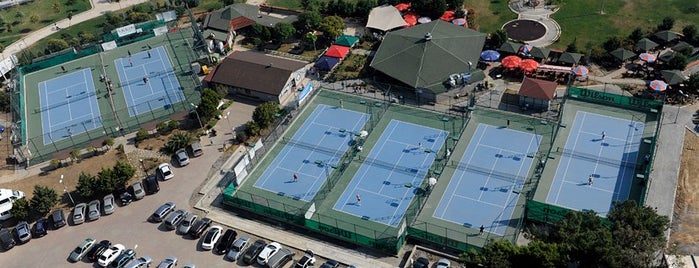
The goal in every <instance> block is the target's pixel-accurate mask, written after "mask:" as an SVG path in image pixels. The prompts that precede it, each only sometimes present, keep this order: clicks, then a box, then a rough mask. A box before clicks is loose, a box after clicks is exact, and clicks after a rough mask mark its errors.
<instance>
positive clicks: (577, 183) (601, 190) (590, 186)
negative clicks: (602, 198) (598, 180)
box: [563, 179, 616, 194]
mask: <svg viewBox="0 0 699 268" xmlns="http://www.w3.org/2000/svg"><path fill="white" fill-rule="evenodd" d="M563 182H564V183H567V184H573V185H575V186H581V187H589V188H592V189H595V190H597V191H600V192H605V193H612V194H615V193H616V192H615V191H610V190H607V189H604V188H600V187H595V186H593V185H594V184H593V185H580V184H581V183H582V182H575V181H569V180H565V179H564V180H563ZM585 184H587V182H585Z"/></svg>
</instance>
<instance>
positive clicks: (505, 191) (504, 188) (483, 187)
mask: <svg viewBox="0 0 699 268" xmlns="http://www.w3.org/2000/svg"><path fill="white" fill-rule="evenodd" d="M480 190H481V191H483V192H502V193H507V192H509V191H510V188H509V187H495V188H488V187H485V186H482V187H481V188H480Z"/></svg>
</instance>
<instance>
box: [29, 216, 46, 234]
mask: <svg viewBox="0 0 699 268" xmlns="http://www.w3.org/2000/svg"><path fill="white" fill-rule="evenodd" d="M48 226H49V221H48V220H47V219H46V218H41V219H38V220H36V222H35V223H34V226H33V227H32V234H33V235H34V237H35V238H39V237H42V236H45V235H46V234H47V233H48V232H47V228H48Z"/></svg>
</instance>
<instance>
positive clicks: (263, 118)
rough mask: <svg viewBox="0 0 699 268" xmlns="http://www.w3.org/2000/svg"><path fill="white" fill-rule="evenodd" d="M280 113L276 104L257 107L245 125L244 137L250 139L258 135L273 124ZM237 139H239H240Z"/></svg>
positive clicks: (269, 103)
mask: <svg viewBox="0 0 699 268" xmlns="http://www.w3.org/2000/svg"><path fill="white" fill-rule="evenodd" d="M280 112H281V109H280V108H279V104H277V103H276V102H271V101H270V102H265V103H263V104H260V105H258V106H257V108H255V111H253V112H252V120H251V121H248V122H247V123H245V135H247V136H250V137H251V136H257V135H259V134H260V132H261V131H262V130H263V129H266V128H268V127H270V126H271V125H272V123H274V121H275V120H276V119H277V114H279V113H280ZM238 136H240V134H238ZM238 138H239V139H241V138H240V137H238ZM241 140H244V139H241Z"/></svg>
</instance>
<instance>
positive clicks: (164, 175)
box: [155, 163, 175, 181]
mask: <svg viewBox="0 0 699 268" xmlns="http://www.w3.org/2000/svg"><path fill="white" fill-rule="evenodd" d="M155 172H156V173H157V174H158V176H160V179H161V180H164V181H166V180H169V179H172V178H174V177H175V174H173V173H172V168H171V167H170V164H168V163H162V164H160V165H158V169H156V171H155Z"/></svg>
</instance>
